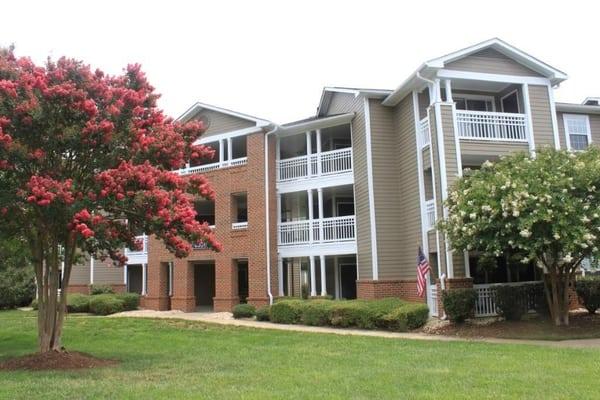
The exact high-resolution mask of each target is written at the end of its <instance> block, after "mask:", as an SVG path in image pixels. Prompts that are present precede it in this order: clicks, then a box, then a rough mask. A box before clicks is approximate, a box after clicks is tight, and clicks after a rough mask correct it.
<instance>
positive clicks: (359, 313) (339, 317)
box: [329, 300, 377, 329]
mask: <svg viewBox="0 0 600 400" xmlns="http://www.w3.org/2000/svg"><path fill="white" fill-rule="evenodd" d="M329 321H330V323H331V325H333V326H339V327H340V328H348V327H351V326H355V327H358V328H362V329H373V328H375V327H376V326H377V325H376V321H375V318H373V316H372V312H370V310H369V308H368V306H367V305H366V304H365V303H364V302H363V301H360V300H358V301H357V300H349V301H340V302H336V304H333V306H332V307H331V313H330V317H329Z"/></svg>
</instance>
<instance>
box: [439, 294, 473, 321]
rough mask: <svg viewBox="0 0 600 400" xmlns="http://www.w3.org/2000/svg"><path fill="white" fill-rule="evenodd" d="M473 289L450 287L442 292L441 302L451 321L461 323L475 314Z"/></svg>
mask: <svg viewBox="0 0 600 400" xmlns="http://www.w3.org/2000/svg"><path fill="white" fill-rule="evenodd" d="M476 302H477V292H476V291H475V289H452V290H444V291H443V292H442V304H443V305H444V310H445V311H446V315H448V318H449V319H450V321H452V322H457V323H461V322H464V321H465V320H466V319H467V318H470V317H472V316H473V315H474V314H475V303H476Z"/></svg>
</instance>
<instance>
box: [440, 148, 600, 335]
mask: <svg viewBox="0 0 600 400" xmlns="http://www.w3.org/2000/svg"><path fill="white" fill-rule="evenodd" d="M445 205H446V207H447V208H448V217H447V218H446V219H445V220H442V221H440V223H439V228H440V229H442V230H443V231H444V232H445V233H446V234H447V236H448V238H449V240H450V243H451V246H452V248H453V249H455V250H459V251H462V250H472V251H479V252H481V253H483V254H486V255H490V256H491V255H494V256H499V255H501V254H504V255H510V256H517V257H519V258H520V259H521V261H522V262H523V263H529V262H531V261H533V262H535V264H536V265H537V266H538V267H539V268H542V269H543V271H544V281H545V292H546V299H547V300H548V305H549V308H550V311H551V315H552V318H553V319H554V322H555V323H556V324H557V325H567V324H568V321H569V320H568V307H569V300H568V285H569V284H570V283H572V282H573V281H574V277H575V272H576V270H577V268H579V266H580V265H581V262H582V261H583V260H584V259H585V258H586V257H593V258H596V259H598V258H599V256H600V252H599V248H600V150H598V149H596V148H590V149H589V150H587V151H584V152H578V153H572V152H567V151H557V150H552V149H544V150H541V151H539V152H538V153H537V157H535V158H532V157H530V156H529V154H526V153H516V154H512V155H510V156H506V157H503V158H502V159H500V160H499V161H498V162H496V163H491V162H485V163H484V164H483V165H482V167H481V169H480V170H475V171H472V172H470V173H469V174H465V176H464V177H462V178H460V179H458V180H457V181H456V183H455V184H454V186H453V187H452V188H451V191H450V193H449V196H448V200H447V202H446V204H445Z"/></svg>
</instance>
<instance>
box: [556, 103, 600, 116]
mask: <svg viewBox="0 0 600 400" xmlns="http://www.w3.org/2000/svg"><path fill="white" fill-rule="evenodd" d="M556 111H560V112H567V113H569V112H571V113H580V114H600V106H588V105H585V104H573V103H556Z"/></svg>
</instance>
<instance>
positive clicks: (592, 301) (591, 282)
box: [575, 277, 600, 314]
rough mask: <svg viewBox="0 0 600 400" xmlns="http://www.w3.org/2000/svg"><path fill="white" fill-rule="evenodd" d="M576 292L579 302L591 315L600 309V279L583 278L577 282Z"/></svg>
mask: <svg viewBox="0 0 600 400" xmlns="http://www.w3.org/2000/svg"><path fill="white" fill-rule="evenodd" d="M575 291H576V292H577V296H579V300H580V301H581V303H582V304H583V306H584V307H585V309H586V310H588V312H589V313H590V314H594V313H595V312H596V310H597V309H598V308H600V279H599V278H597V277H589V278H587V277H586V278H581V279H578V280H577V282H575Z"/></svg>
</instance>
